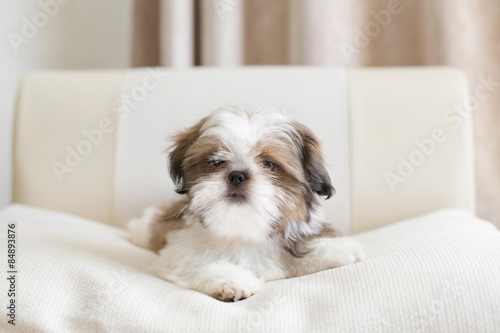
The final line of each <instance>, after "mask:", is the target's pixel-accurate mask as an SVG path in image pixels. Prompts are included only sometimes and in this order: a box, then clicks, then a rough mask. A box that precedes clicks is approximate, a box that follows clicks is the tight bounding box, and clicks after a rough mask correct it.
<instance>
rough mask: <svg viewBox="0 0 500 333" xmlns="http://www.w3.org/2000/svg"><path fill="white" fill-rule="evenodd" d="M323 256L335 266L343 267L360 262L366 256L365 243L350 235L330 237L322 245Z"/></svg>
mask: <svg viewBox="0 0 500 333" xmlns="http://www.w3.org/2000/svg"><path fill="white" fill-rule="evenodd" d="M321 250H322V252H323V251H324V252H323V254H322V255H323V256H325V257H327V258H328V259H327V258H325V259H326V260H327V261H329V262H331V264H332V266H333V267H341V266H346V265H351V264H354V263H356V262H360V261H362V260H363V259H364V257H365V252H364V250H363V244H361V243H360V242H359V241H358V240H357V239H355V238H350V237H337V238H332V239H328V240H326V241H325V243H324V244H322V246H321Z"/></svg>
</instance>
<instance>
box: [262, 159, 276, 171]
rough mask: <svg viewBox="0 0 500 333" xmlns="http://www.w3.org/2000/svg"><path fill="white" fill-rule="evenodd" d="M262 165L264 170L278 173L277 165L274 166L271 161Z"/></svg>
mask: <svg viewBox="0 0 500 333" xmlns="http://www.w3.org/2000/svg"><path fill="white" fill-rule="evenodd" d="M262 165H263V166H264V168H266V169H268V170H271V171H276V168H277V167H276V164H274V163H273V162H271V161H264V163H263V164H262Z"/></svg>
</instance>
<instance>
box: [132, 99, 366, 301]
mask: <svg viewBox="0 0 500 333" xmlns="http://www.w3.org/2000/svg"><path fill="white" fill-rule="evenodd" d="M174 141H175V143H174V145H173V146H172V149H171V151H170V154H169V168H170V175H171V177H172V179H173V181H174V182H175V184H176V186H177V192H178V193H180V194H184V196H183V198H182V199H181V200H179V201H178V202H174V203H170V204H169V205H168V206H165V207H155V208H148V209H147V210H146V211H145V212H144V214H143V216H142V217H141V218H138V219H135V220H132V221H131V222H130V223H129V229H130V230H131V232H132V240H133V242H134V243H136V244H138V245H141V246H144V247H147V248H150V249H153V250H155V251H159V255H160V256H159V259H158V261H157V262H156V264H155V271H156V272H157V274H158V275H159V276H160V277H162V278H164V279H166V280H168V281H171V282H173V283H175V284H177V285H180V286H183V287H186V288H190V289H194V290H198V291H200V292H203V293H205V294H207V295H210V296H212V297H215V298H217V299H219V300H223V301H238V300H241V299H245V298H248V297H250V296H252V295H253V294H255V293H256V292H257V291H258V290H259V289H260V288H261V286H262V284H263V282H265V281H270V280H276V279H283V278H288V277H292V276H300V275H304V274H310V273H314V272H318V271H321V270H325V269H330V268H335V267H340V266H344V265H349V264H353V263H355V262H357V261H359V260H361V259H362V257H363V250H362V246H361V244H360V243H359V242H357V241H356V240H355V239H353V238H349V237H340V236H339V235H338V234H337V232H335V230H333V229H332V228H331V226H330V225H329V224H327V223H324V222H323V221H321V219H319V218H318V216H317V214H316V209H317V207H318V199H319V197H320V196H325V197H326V198H330V197H331V196H332V195H333V194H334V192H335V191H334V189H333V187H332V185H331V181H330V177H329V176H328V173H327V171H326V169H325V167H324V162H323V157H322V154H321V150H320V147H319V143H318V140H317V139H316V137H315V136H314V135H313V133H312V132H311V131H310V130H309V129H308V128H307V127H305V126H304V125H302V124H300V123H298V122H296V121H294V120H292V119H290V118H288V117H287V116H285V115H283V114H281V113H279V112H277V111H269V110H268V111H256V112H250V111H248V110H244V109H241V108H235V107H223V108H221V109H218V110H216V111H214V112H213V113H212V114H211V115H209V116H208V117H206V118H204V119H202V120H201V121H200V122H198V123H197V124H195V125H194V126H192V127H191V128H188V129H187V130H185V131H183V132H181V133H179V134H178V135H177V136H176V137H175V140H174Z"/></svg>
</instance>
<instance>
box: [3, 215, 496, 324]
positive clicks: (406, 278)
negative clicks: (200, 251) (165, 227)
mask: <svg viewBox="0 0 500 333" xmlns="http://www.w3.org/2000/svg"><path fill="white" fill-rule="evenodd" d="M14 221H15V222H16V223H17V229H18V230H17V240H18V245H19V246H18V253H17V254H18V258H17V262H18V283H17V287H16V288H17V290H18V294H17V295H18V298H17V321H16V329H17V330H16V331H19V332H21V331H22V332H238V331H240V332H245V331H248V332H254V331H259V332H319V331H323V332H326V331H328V332H346V331H350V332H380V331H391V332H402V331H422V332H428V331H433V332H495V331H496V332H498V330H499V329H500V316H498V309H499V308H500V283H499V282H498V281H499V280H498V279H499V278H498V277H499V276H500V264H499V263H500V232H499V231H498V230H497V229H496V228H495V227H493V226H492V225H491V224H490V223H487V222H484V221H482V220H479V219H477V218H475V217H473V216H471V215H470V214H469V213H467V212H465V211H458V210H446V211H439V212H436V213H433V214H430V215H426V216H422V217H418V218H415V219H411V220H406V221H402V222H399V223H395V224H392V225H389V226H387V227H383V228H380V229H377V230H374V231H370V232H367V233H364V234H360V235H359V238H360V239H361V240H362V241H363V242H364V243H365V244H366V252H367V259H366V260H365V261H364V262H362V263H359V264H355V265H352V266H347V267H342V268H338V269H333V270H328V271H324V272H320V273H316V274H311V275H308V276H303V277H299V278H293V279H288V280H281V281H275V282H270V283H266V284H265V285H264V289H263V290H262V291H261V292H259V293H258V294H256V295H255V296H253V297H251V298H250V299H248V300H245V301H242V302H237V303H223V302H219V301H217V300H214V299H212V298H210V297H208V296H205V295H203V294H201V293H198V292H195V291H191V290H185V289H183V288H180V287H177V286H175V285H172V284H170V283H168V282H166V281H163V280H161V279H159V278H157V277H155V276H154V275H152V274H151V273H150V272H149V271H148V268H149V267H150V264H151V262H152V261H153V260H154V259H155V257H156V255H155V254H154V253H151V252H149V251H147V250H144V249H141V248H138V247H136V246H134V245H132V244H130V243H129V241H128V240H127V236H128V235H127V232H126V231H125V230H123V229H119V228H116V227H112V226H107V225H104V224H101V223H96V222H93V221H90V220H86V219H83V218H80V217H75V216H72V215H68V214H64V213H59V212H53V211H48V210H42V209H36V208H31V207H28V206H22V205H14V206H11V207H9V208H7V209H5V210H3V211H2V212H0V222H1V225H2V229H3V230H2V232H1V235H2V236H1V237H2V243H4V244H5V234H6V232H5V231H6V228H7V226H6V224H7V222H14ZM3 251H5V246H4V247H3ZM3 257H4V259H3V261H2V262H3V263H5V255H4V256H3ZM2 267H4V269H3V271H4V272H5V271H6V269H5V266H3V264H2ZM1 298H2V304H3V305H5V304H6V302H7V299H6V298H7V295H6V293H5V292H2V296H1ZM4 309H5V308H4ZM4 312H5V311H4ZM4 316H5V314H4ZM10 329H11V327H10V326H9V325H8V324H7V321H6V320H5V317H4V319H3V320H2V321H1V323H0V331H2V332H8V331H14V330H10Z"/></svg>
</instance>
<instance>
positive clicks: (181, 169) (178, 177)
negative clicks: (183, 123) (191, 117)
mask: <svg viewBox="0 0 500 333" xmlns="http://www.w3.org/2000/svg"><path fill="white" fill-rule="evenodd" d="M204 123H205V119H203V120H201V121H200V122H198V123H197V124H196V125H194V126H192V127H190V128H188V129H186V130H184V131H182V132H179V133H178V134H177V135H175V136H174V138H173V140H174V143H173V145H172V147H171V150H170V154H169V171H170V177H171V178H172V180H173V182H174V184H175V186H176V190H175V192H177V193H179V194H185V193H187V192H188V191H189V189H188V186H186V183H185V167H186V165H185V160H186V157H187V153H188V151H189V147H191V145H192V144H193V143H194V142H195V141H196V140H197V139H198V138H199V136H200V130H201V127H202V126H203V124H204Z"/></svg>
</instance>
